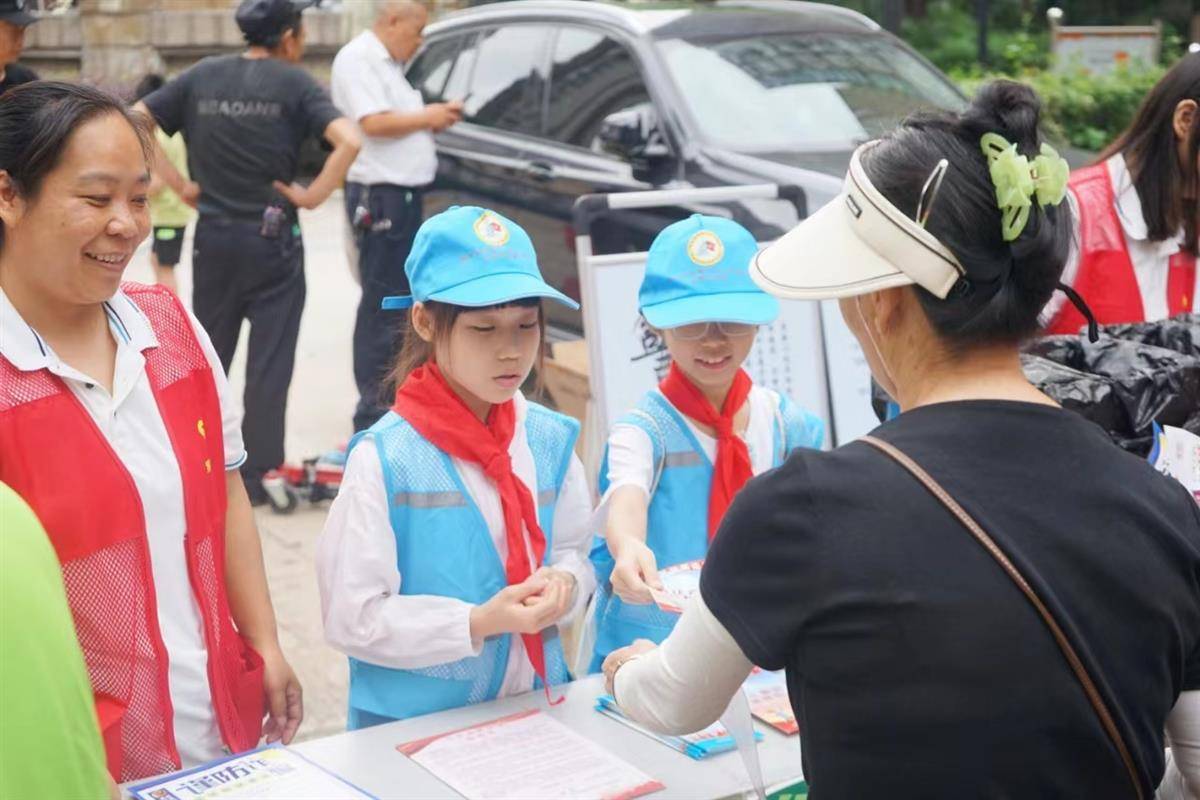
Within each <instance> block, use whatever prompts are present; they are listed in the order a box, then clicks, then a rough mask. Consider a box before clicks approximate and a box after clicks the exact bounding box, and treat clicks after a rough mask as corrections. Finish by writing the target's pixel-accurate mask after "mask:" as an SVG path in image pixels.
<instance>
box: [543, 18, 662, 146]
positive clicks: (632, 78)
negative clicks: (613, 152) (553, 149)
mask: <svg viewBox="0 0 1200 800" xmlns="http://www.w3.org/2000/svg"><path fill="white" fill-rule="evenodd" d="M649 102H650V95H649V94H648V93H647V91H646V85H645V82H644V81H643V79H642V74H641V70H640V69H639V67H638V63H637V61H636V60H635V59H634V57H633V54H632V53H630V52H629V50H628V49H626V47H625V46H624V45H622V44H621V43H620V42H618V41H617V40H615V39H613V38H612V37H610V36H605V35H604V34H602V33H598V32H596V31H590V30H587V29H585V28H573V27H564V28H561V29H560V30H559V32H558V36H557V39H556V41H555V44H554V55H553V60H552V62H551V67H550V100H549V103H548V112H547V114H548V115H547V119H546V136H547V137H549V138H551V139H554V140H556V141H559V142H564V143H566V144H572V145H575V146H577V147H586V148H589V149H593V150H597V151H599V148H598V146H597V142H596V134H597V133H599V131H600V123H602V122H603V121H604V119H605V118H606V117H608V116H609V115H610V114H614V113H616V112H618V111H624V110H627V109H630V108H633V107H634V106H639V105H644V104H648V103H649Z"/></svg>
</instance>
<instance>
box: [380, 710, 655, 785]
mask: <svg viewBox="0 0 1200 800" xmlns="http://www.w3.org/2000/svg"><path fill="white" fill-rule="evenodd" d="M396 749H397V750H399V751H400V752H401V753H403V754H404V755H406V756H408V757H409V758H411V759H412V760H413V761H415V762H416V763H418V764H420V765H421V766H422V767H424V768H425V769H427V770H429V772H431V773H432V774H433V775H434V777H436V778H438V779H439V780H440V781H442V782H443V783H445V784H446V785H447V786H449V787H450V788H451V789H453V790H454V791H456V792H458V793H459V794H461V795H462V796H463V797H465V798H467V800H508V799H509V798H512V800H517V798H521V799H522V800H525V798H528V799H529V800H541V799H542V798H545V800H559V799H560V798H562V799H563V800H568V799H570V798H577V799H578V800H597V798H599V800H631V798H634V797H641V796H642V795H646V794H650V793H651V792H657V791H658V790H660V789H662V788H663V785H662V784H661V783H659V782H658V781H656V780H654V779H653V778H651V777H650V776H649V775H647V774H646V773H644V772H642V771H641V770H639V769H637V768H636V767H634V766H632V765H631V764H628V763H627V762H625V761H622V760H621V759H619V758H617V757H616V756H615V755H613V754H612V753H609V752H608V751H607V750H605V749H604V748H602V747H601V746H600V745H598V744H596V743H595V742H593V741H592V740H590V739H586V738H584V737H583V736H581V735H579V734H578V733H576V732H575V731H573V730H571V729H570V728H568V727H567V726H566V725H563V724H562V723H561V722H559V721H558V720H556V719H554V718H553V717H551V716H550V715H548V714H545V713H543V712H541V711H538V710H536V709H534V710H530V711H522V712H520V713H517V714H511V715H509V716H507V717H501V718H500V719H495V720H491V721H490V722H483V723H480V724H478V725H473V726H471V727H469V728H462V729H461V730H457V731H451V732H449V733H443V734H440V735H438V736H430V737H428V738H426V739H418V740H416V741H412V742H406V743H404V744H401V745H398V746H397V747H396Z"/></svg>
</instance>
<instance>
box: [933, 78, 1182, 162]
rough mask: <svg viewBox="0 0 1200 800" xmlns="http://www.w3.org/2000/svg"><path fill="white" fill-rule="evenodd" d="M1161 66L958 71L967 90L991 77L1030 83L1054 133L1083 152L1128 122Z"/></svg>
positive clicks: (1111, 136)
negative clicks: (1096, 71)
mask: <svg viewBox="0 0 1200 800" xmlns="http://www.w3.org/2000/svg"><path fill="white" fill-rule="evenodd" d="M1165 71H1166V70H1165V68H1163V67H1152V68H1145V69H1119V70H1117V71H1116V72H1113V73H1111V74H1109V75H1089V74H1087V73H1085V72H1083V71H1075V72H1062V73H1060V72H1050V71H1044V70H1042V71H1026V72H1024V73H1018V74H999V73H989V74H987V75H970V74H963V73H959V74H958V75H957V76H956V80H958V83H959V85H960V86H961V87H962V89H963V91H965V92H966V93H967V94H972V93H973V92H974V91H975V89H976V87H978V85H979V84H980V83H982V82H984V81H987V80H991V79H993V78H1012V79H1014V80H1019V81H1022V82H1024V83H1028V84H1029V85H1030V86H1032V87H1033V88H1034V89H1035V90H1036V91H1037V93H1038V94H1039V95H1041V97H1042V101H1043V102H1044V103H1045V117H1046V123H1047V128H1048V129H1049V132H1050V134H1051V136H1053V137H1054V138H1058V139H1060V140H1062V141H1065V142H1069V143H1070V144H1071V145H1073V146H1074V147H1078V148H1081V149H1083V150H1101V149H1103V148H1104V147H1105V146H1106V145H1107V144H1108V143H1109V142H1111V141H1112V140H1113V139H1115V138H1116V137H1117V135H1118V134H1119V133H1121V131H1123V130H1125V128H1126V127H1127V126H1128V125H1129V122H1130V121H1131V120H1132V119H1133V115H1134V113H1135V112H1136V111H1137V109H1138V106H1139V105H1140V104H1141V102H1142V98H1144V97H1145V96H1146V94H1147V93H1149V91H1150V89H1151V88H1152V87H1153V86H1154V84H1155V83H1157V82H1158V80H1159V78H1161V77H1162V76H1163V73H1164V72H1165Z"/></svg>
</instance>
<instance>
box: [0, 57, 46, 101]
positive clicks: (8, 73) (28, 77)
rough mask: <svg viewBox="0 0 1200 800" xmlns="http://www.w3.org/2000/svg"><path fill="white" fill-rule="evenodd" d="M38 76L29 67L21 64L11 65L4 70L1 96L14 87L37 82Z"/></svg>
mask: <svg viewBox="0 0 1200 800" xmlns="http://www.w3.org/2000/svg"><path fill="white" fill-rule="evenodd" d="M37 79H38V74H37V73H36V72H34V71H33V70H31V69H30V68H29V67H22V66H21V65H20V64H9V65H8V66H6V67H5V68H4V80H0V94H4V93H5V92H7V91H8V90H9V89H11V88H13V87H14V86H20V85H21V84H22V83H29V82H31V81H36V80H37Z"/></svg>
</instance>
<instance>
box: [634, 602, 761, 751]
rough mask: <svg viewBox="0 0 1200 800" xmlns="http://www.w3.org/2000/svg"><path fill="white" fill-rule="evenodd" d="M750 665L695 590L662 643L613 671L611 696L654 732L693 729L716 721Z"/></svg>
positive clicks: (748, 670) (691, 731)
mask: <svg viewBox="0 0 1200 800" xmlns="http://www.w3.org/2000/svg"><path fill="white" fill-rule="evenodd" d="M753 668H754V665H753V664H751V663H750V659H748V658H746V655H745V653H743V652H742V649H741V648H740V647H738V644H737V642H736V641H734V639H733V637H732V636H731V635H730V634H729V631H727V630H725V626H723V625H722V624H721V623H720V621H719V620H718V619H717V618H716V617H715V616H713V613H712V612H711V611H709V609H708V606H707V605H705V603H704V599H703V598H702V597H701V596H700V593H699V592H697V593H696V595H695V596H694V597H693V598H692V600H691V601H690V602H689V603H688V606H687V608H686V609H684V612H683V616H682V617H680V619H679V622H678V623H677V624H676V625H675V629H674V630H673V631H671V634H670V636H668V637H667V638H666V640H664V641H663V643H662V645H661V646H659V647H658V648H657V649H655V650H653V651H651V652H649V653H647V654H646V655H644V656H641V657H639V658H636V659H634V660H633V661H630V662H628V663H626V664H625V665H624V666H622V667H621V668H620V669H619V670H617V677H616V685H615V686H614V688H613V696H614V697H615V698H616V700H617V703H618V704H619V705H620V706H621V710H622V711H624V712H625V714H626V716H628V717H630V718H631V719H633V720H635V721H637V722H639V723H641V724H642V725H645V726H646V727H647V728H649V729H651V730H653V731H655V732H657V733H667V734H683V733H693V732H695V731H698V730H701V729H703V728H704V727H706V726H708V725H711V724H712V723H713V722H716V721H717V719H718V718H719V717H720V716H721V714H722V713H723V712H724V711H725V709H726V707H727V706H728V705H729V701H730V700H731V699H732V698H733V695H734V693H735V692H737V690H738V689H739V688H740V687H741V685H742V684H743V683H744V682H745V680H746V678H747V677H748V676H749V675H750V671H751V670H752V669H753Z"/></svg>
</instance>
